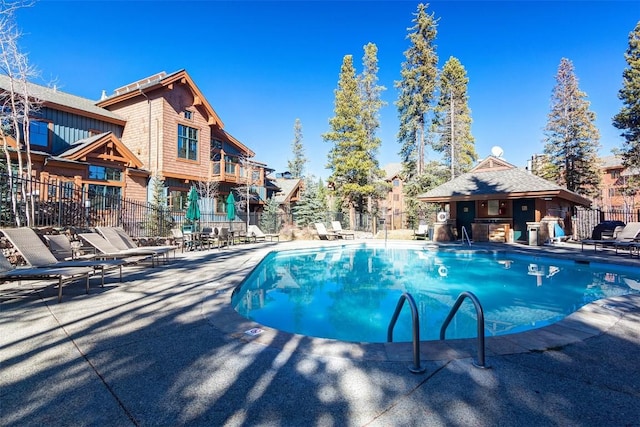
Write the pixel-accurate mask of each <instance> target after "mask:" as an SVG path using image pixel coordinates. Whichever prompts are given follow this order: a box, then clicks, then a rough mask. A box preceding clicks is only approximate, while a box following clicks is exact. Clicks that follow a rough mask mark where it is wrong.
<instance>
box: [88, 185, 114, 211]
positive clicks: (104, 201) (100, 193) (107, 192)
mask: <svg viewBox="0 0 640 427" xmlns="http://www.w3.org/2000/svg"><path fill="white" fill-rule="evenodd" d="M120 194H121V188H120V187H111V186H108V185H96V184H89V200H91V206H92V207H95V208H96V209H107V208H117V207H118V206H119V203H120Z"/></svg>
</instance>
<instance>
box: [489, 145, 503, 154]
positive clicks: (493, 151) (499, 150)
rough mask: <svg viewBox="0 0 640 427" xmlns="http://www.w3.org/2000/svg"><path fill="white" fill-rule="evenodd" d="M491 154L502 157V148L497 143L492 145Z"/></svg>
mask: <svg viewBox="0 0 640 427" xmlns="http://www.w3.org/2000/svg"><path fill="white" fill-rule="evenodd" d="M491 154H493V155H494V156H496V157H502V155H503V154H504V150H503V149H502V147H500V146H499V145H494V146H493V147H491Z"/></svg>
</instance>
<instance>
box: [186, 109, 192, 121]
mask: <svg viewBox="0 0 640 427" xmlns="http://www.w3.org/2000/svg"><path fill="white" fill-rule="evenodd" d="M184 118H185V119H187V120H191V119H192V118H193V113H192V112H191V111H189V110H184Z"/></svg>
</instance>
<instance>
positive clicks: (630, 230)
mask: <svg viewBox="0 0 640 427" xmlns="http://www.w3.org/2000/svg"><path fill="white" fill-rule="evenodd" d="M639 239H640V222H629V223H627V225H625V226H624V228H623V229H622V230H620V231H618V233H617V234H615V237H614V238H613V239H584V240H582V241H581V242H580V243H582V249H581V250H583V251H584V245H593V251H594V252H595V251H596V250H597V249H598V245H600V247H602V248H604V247H605V246H613V247H615V249H616V253H617V252H618V249H619V248H627V249H629V251H630V252H631V251H632V249H633V247H634V245H635V244H636V243H638V241H639Z"/></svg>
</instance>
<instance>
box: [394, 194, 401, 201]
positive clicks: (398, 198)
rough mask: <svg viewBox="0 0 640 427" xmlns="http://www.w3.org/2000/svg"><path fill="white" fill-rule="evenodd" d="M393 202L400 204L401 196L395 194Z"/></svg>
mask: <svg viewBox="0 0 640 427" xmlns="http://www.w3.org/2000/svg"><path fill="white" fill-rule="evenodd" d="M393 201H394V202H399V201H400V195H399V194H394V195H393Z"/></svg>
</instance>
